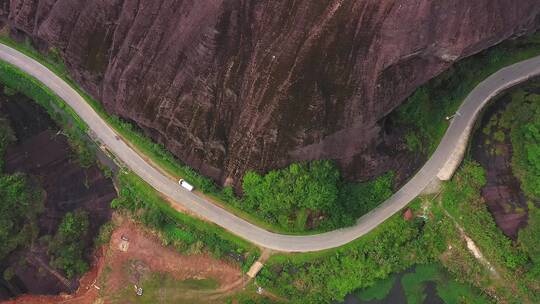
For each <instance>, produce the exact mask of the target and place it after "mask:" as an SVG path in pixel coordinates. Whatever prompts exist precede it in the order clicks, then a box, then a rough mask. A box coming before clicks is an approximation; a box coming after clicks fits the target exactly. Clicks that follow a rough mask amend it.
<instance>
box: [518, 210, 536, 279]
mask: <svg viewBox="0 0 540 304" xmlns="http://www.w3.org/2000/svg"><path fill="white" fill-rule="evenodd" d="M539 236H540V209H539V208H537V207H535V206H534V205H533V204H530V206H529V221H528V224H527V227H525V228H524V229H522V230H520V231H519V235H518V241H519V244H520V245H521V248H522V249H523V251H525V253H526V254H527V255H528V256H529V258H530V262H529V263H528V264H527V265H526V268H527V278H526V279H527V281H529V282H530V283H531V284H532V283H533V282H536V284H535V285H536V290H540V286H539V285H540V237H539Z"/></svg>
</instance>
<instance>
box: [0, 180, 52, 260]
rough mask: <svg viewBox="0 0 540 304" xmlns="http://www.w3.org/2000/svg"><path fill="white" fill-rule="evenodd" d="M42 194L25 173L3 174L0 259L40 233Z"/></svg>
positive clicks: (1, 184)
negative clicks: (39, 221) (38, 221)
mask: <svg viewBox="0 0 540 304" xmlns="http://www.w3.org/2000/svg"><path fill="white" fill-rule="evenodd" d="M42 211H43V198H42V193H41V191H40V190H39V188H37V187H36V186H35V185H33V184H32V183H31V182H30V180H29V178H28V177H27V176H26V175H23V174H13V175H3V174H2V175H1V176H0V244H1V246H0V260H2V259H3V258H5V257H6V256H7V255H8V254H9V253H10V252H12V251H13V250H15V249H17V248H18V247H19V246H25V245H28V243H30V241H32V240H33V239H34V238H35V237H36V236H37V234H38V232H39V229H38V227H37V220H36V219H37V217H38V215H39V214H40V213H41V212H42Z"/></svg>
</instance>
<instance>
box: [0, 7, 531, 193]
mask: <svg viewBox="0 0 540 304" xmlns="http://www.w3.org/2000/svg"><path fill="white" fill-rule="evenodd" d="M0 10H1V11H0V14H1V16H3V17H2V19H3V20H4V22H6V23H8V24H9V26H10V27H11V29H12V31H14V33H18V34H22V33H24V35H27V36H29V37H31V38H32V39H33V41H34V43H35V44H36V45H38V46H40V47H41V49H47V48H49V47H54V48H56V49H57V50H59V51H60V53H61V54H62V56H63V57H64V59H65V61H66V63H67V65H68V67H69V70H70V71H71V74H72V76H73V77H74V78H75V79H76V80H77V81H78V82H80V83H81V84H82V86H83V87H84V88H85V89H86V90H87V91H88V92H90V93H91V94H92V95H94V96H95V97H96V98H98V99H99V100H101V101H102V102H103V103H104V104H105V106H106V108H107V109H108V110H109V111H110V112H112V113H116V114H118V115H120V116H122V117H124V118H126V119H129V120H132V121H134V122H136V123H137V124H138V125H139V126H140V127H141V128H142V129H144V130H145V131H146V132H147V133H148V134H149V135H150V136H151V137H152V138H153V139H155V140H156V141H158V142H160V143H163V144H164V145H165V146H166V147H167V148H168V149H169V150H170V151H172V152H173V153H174V154H175V155H177V156H178V157H179V158H180V159H182V160H183V161H184V162H186V163H188V164H190V165H192V166H193V167H195V168H197V169H198V170H200V171H201V172H202V173H204V174H206V175H208V176H211V177H213V178H214V179H216V180H218V181H220V182H222V183H223V182H225V183H230V182H235V183H236V182H238V181H239V178H240V177H241V176H242V174H243V172H244V171H245V170H246V169H257V170H267V169H271V168H275V167H279V166H284V165H286V164H287V163H290V162H292V161H298V160H311V159H321V158H325V159H334V160H337V161H338V162H339V164H340V165H341V166H342V167H343V168H346V173H347V174H348V176H349V177H351V178H355V179H362V178H366V177H369V176H372V175H375V174H378V173H380V171H383V170H386V169H388V166H389V165H388V164H389V163H390V162H388V157H387V156H385V154H384V152H381V151H380V150H381V149H377V146H378V145H379V144H380V143H381V140H382V139H381V136H380V135H379V133H381V131H380V127H379V125H378V121H380V120H381V119H382V118H384V117H385V115H387V114H388V113H389V112H391V111H392V110H393V109H394V108H395V107H396V106H398V105H399V104H400V102H402V101H403V100H404V98H406V97H407V96H408V95H409V94H410V93H411V92H412V91H413V90H414V89H415V88H416V87H418V86H419V85H420V84H422V83H424V82H426V81H427V80H429V79H431V78H432V77H434V76H435V75H437V74H438V73H440V72H441V71H443V70H445V69H446V68H447V67H449V66H450V65H451V64H452V62H454V61H456V60H458V59H460V58H462V57H465V56H468V55H471V54H473V53H475V52H478V51H480V50H482V49H484V48H487V47H489V46H491V45H494V44H496V43H497V42H500V41H501V40H504V39H506V38H509V37H511V36H513V35H517V34H521V33H524V32H526V31H529V30H531V29H534V28H537V27H538V26H539V24H540V21H539V18H538V15H539V14H540V5H539V4H538V0H441V1H432V0H355V1H353V0H333V1H331V0H317V1H311V0H297V1H290V0H273V1H259V0H205V1H200V0H199V1H196V0H191V1H189V0H176V1H175V0H11V1H8V0H0ZM378 150H379V151H378Z"/></svg>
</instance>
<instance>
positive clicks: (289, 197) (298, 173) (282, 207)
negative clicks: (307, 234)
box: [236, 161, 393, 231]
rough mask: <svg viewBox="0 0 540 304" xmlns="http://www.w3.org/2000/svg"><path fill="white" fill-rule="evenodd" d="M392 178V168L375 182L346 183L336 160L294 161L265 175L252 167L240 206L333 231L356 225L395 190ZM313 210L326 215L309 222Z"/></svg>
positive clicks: (295, 227) (286, 222)
mask: <svg viewBox="0 0 540 304" xmlns="http://www.w3.org/2000/svg"><path fill="white" fill-rule="evenodd" d="M392 179H393V174H392V173H389V174H386V175H384V176H381V177H379V178H378V179H376V180H375V181H373V182H367V183H361V184H353V183H344V182H343V181H341V178H340V174H339V171H338V169H337V168H336V166H335V165H334V164H333V163H332V162H330V161H313V162H310V163H301V164H292V165H290V166H289V167H287V168H285V169H281V170H273V171H270V172H268V173H267V174H265V175H264V176H261V175H259V174H257V173H255V172H251V171H250V172H247V173H246V175H245V176H244V180H243V184H242V188H243V191H244V198H243V199H242V200H241V201H238V202H237V203H236V205H237V206H238V207H240V208H242V209H244V210H247V211H251V212H252V213H255V214H260V216H262V217H263V218H264V219H265V220H266V221H269V222H271V223H275V224H277V225H279V226H280V227H283V228H286V229H287V230H289V231H303V230H306V229H309V228H312V229H313V228H318V229H322V230H330V229H335V228H339V227H343V226H345V225H352V224H354V222H355V220H356V219H357V218H358V217H359V216H361V215H363V214H365V213H367V212H368V211H370V210H371V209H372V208H374V207H376V206H377V205H379V204H380V203H381V202H383V201H384V200H385V199H387V198H388V197H389V196H390V195H392ZM310 215H312V216H317V217H319V219H321V218H322V219H324V220H323V221H322V222H314V221H313V223H311V225H312V227H306V221H307V219H308V217H309V216H310Z"/></svg>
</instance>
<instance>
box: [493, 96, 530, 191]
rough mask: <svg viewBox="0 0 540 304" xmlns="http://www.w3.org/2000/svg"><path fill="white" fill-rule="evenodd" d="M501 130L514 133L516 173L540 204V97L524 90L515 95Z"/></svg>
mask: <svg viewBox="0 0 540 304" xmlns="http://www.w3.org/2000/svg"><path fill="white" fill-rule="evenodd" d="M511 99H512V101H511V102H510V103H509V104H508V106H507V107H506V109H505V111H504V113H503V115H502V116H501V118H500V120H499V122H498V126H499V127H501V128H504V129H505V130H510V138H511V141H512V149H513V154H512V170H513V172H514V175H516V176H517V177H518V178H519V180H520V182H521V188H522V189H523V191H524V192H525V194H526V195H527V196H528V197H529V198H530V199H534V200H537V201H538V200H540V94H535V93H527V92H526V91H525V90H523V89H520V90H517V91H515V92H514V93H513V94H512V95H511Z"/></svg>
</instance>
